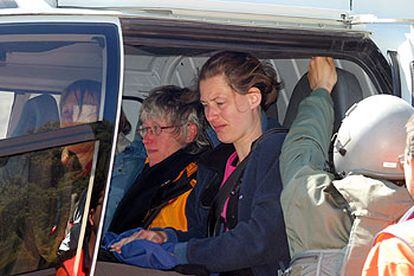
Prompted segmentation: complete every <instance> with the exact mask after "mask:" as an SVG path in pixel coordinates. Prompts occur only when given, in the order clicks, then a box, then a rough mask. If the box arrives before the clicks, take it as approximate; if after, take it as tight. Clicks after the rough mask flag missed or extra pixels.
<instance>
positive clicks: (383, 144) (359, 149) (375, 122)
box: [333, 95, 414, 180]
mask: <svg viewBox="0 0 414 276" xmlns="http://www.w3.org/2000/svg"><path fill="white" fill-rule="evenodd" d="M413 113H414V109H413V108H412V107H411V106H410V105H409V104H408V103H407V102H405V101H404V100H402V99H400V98H398V97H395V96H391V95H375V96H371V97H368V98H366V99H364V100H362V101H360V102H359V103H356V104H354V105H353V106H351V107H350V108H349V110H348V111H347V112H346V114H345V118H344V119H343V120H342V125H341V126H340V128H339V130H338V134H337V137H336V139H335V142H334V148H333V156H334V165H335V170H336V171H337V173H339V174H342V175H348V174H350V173H352V174H363V175H366V176H371V177H377V178H383V179H388V180H402V179H404V172H403V168H402V166H400V165H399V158H398V157H399V155H401V154H403V153H404V148H405V138H406V131H405V124H406V123H407V121H408V119H409V118H410V116H411V115H412V114H413Z"/></svg>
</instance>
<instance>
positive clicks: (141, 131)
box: [137, 125, 180, 137]
mask: <svg viewBox="0 0 414 276" xmlns="http://www.w3.org/2000/svg"><path fill="white" fill-rule="evenodd" d="M176 127H180V126H159V125H154V126H152V127H141V128H138V129H137V133H138V134H139V135H140V136H141V137H144V136H145V134H147V133H150V134H152V135H156V136H158V135H160V134H161V132H162V131H163V130H165V129H170V128H176Z"/></svg>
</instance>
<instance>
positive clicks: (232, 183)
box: [209, 154, 250, 236]
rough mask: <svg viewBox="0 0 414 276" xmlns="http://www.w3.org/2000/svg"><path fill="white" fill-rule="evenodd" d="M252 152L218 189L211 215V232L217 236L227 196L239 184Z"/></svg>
mask: <svg viewBox="0 0 414 276" xmlns="http://www.w3.org/2000/svg"><path fill="white" fill-rule="evenodd" d="M249 156H250V154H249V155H248V156H247V157H246V158H245V159H244V160H243V161H242V162H241V163H240V164H239V165H238V166H237V167H236V169H235V170H234V172H233V173H232V174H231V175H230V176H229V178H227V180H226V182H225V183H224V184H223V186H222V187H221V188H220V190H219V191H218V194H217V195H216V197H215V198H214V201H213V205H212V207H213V208H212V209H211V215H210V223H211V224H210V227H209V228H210V234H211V235H213V236H215V235H217V234H218V231H219V228H220V224H221V211H222V210H223V208H224V204H225V203H226V200H227V198H228V197H229V196H230V193H231V192H232V191H233V190H234V189H235V188H236V186H238V184H239V182H240V179H241V176H242V175H243V172H244V169H245V168H246V164H247V161H248V159H249Z"/></svg>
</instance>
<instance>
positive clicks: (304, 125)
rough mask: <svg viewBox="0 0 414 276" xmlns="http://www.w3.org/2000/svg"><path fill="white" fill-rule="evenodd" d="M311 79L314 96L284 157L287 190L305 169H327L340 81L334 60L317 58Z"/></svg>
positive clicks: (291, 135) (292, 130)
mask: <svg viewBox="0 0 414 276" xmlns="http://www.w3.org/2000/svg"><path fill="white" fill-rule="evenodd" d="M308 79H309V84H310V87H311V89H312V90H313V92H312V94H311V95H310V96H308V97H307V98H306V99H304V100H303V101H302V102H301V103H300V105H299V109H298V114H297V116H296V119H295V120H294V122H293V124H292V126H291V128H290V130H289V133H288V135H287V137H286V140H285V142H284V144H283V148H282V153H281V156H280V173H281V177H282V183H283V185H284V186H286V185H288V184H289V182H290V181H291V180H292V179H293V178H294V176H295V174H296V173H297V172H298V171H299V170H300V169H301V168H303V167H305V166H310V167H312V168H314V169H323V168H324V166H325V160H327V157H328V149H329V141H330V138H331V135H332V130H333V121H334V112H333V102H332V99H331V97H330V93H331V91H332V89H333V87H334V85H335V83H336V80H337V75H336V69H335V64H334V62H333V59H332V58H327V57H315V58H313V59H312V60H311V61H310V63H309V73H308Z"/></svg>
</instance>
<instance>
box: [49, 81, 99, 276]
mask: <svg viewBox="0 0 414 276" xmlns="http://www.w3.org/2000/svg"><path fill="white" fill-rule="evenodd" d="M100 98H101V84H100V83H99V82H97V81H93V80H78V81H75V82H73V83H72V84H70V85H69V86H68V87H67V88H66V89H65V90H64V91H63V93H62V95H61V98H60V113H61V118H60V122H61V123H60V126H61V127H62V128H64V127H71V126H77V125H81V124H87V123H92V122H96V121H97V120H98V114H99V105H100ZM94 146H95V142H84V143H80V144H75V145H69V146H66V147H64V148H63V150H62V154H61V164H62V168H61V171H62V172H61V174H62V175H61V178H60V180H59V184H58V185H59V195H58V200H59V204H60V206H61V207H60V209H61V210H62V211H60V212H59V218H60V220H66V221H64V222H61V223H60V224H57V228H56V229H57V231H62V229H61V228H62V227H59V225H62V224H66V230H65V237H64V239H63V240H62V242H61V243H60V246H59V249H58V261H59V267H58V268H57V272H56V275H68V274H69V275H72V273H74V271H77V273H78V275H85V274H86V273H87V271H88V269H89V265H90V263H89V260H90V253H91V252H90V251H89V247H88V246H84V248H83V250H82V258H81V262H80V263H79V267H78V268H77V269H75V267H74V264H75V258H76V252H77V246H78V239H79V234H80V228H81V221H82V215H83V212H84V211H83V210H84V208H85V206H84V205H85V202H86V188H87V185H88V181H89V175H90V172H91V169H92V160H93V152H94ZM96 182H97V183H99V182H101V181H100V180H98V179H97V181H96ZM95 186H96V185H95ZM97 187H98V186H96V187H94V195H93V198H92V203H93V202H94V201H95V199H94V198H99V196H97V195H96V194H98V195H99V194H101V193H102V192H103V185H99V191H98V190H97ZM96 201H98V200H96ZM95 209H96V206H90V213H92V214H96V213H97V212H96V210H95ZM90 216H92V215H91V214H90ZM68 217H69V219H68ZM91 221H92V220H91V219H89V220H88V227H87V235H86V237H85V244H88V242H89V241H91V240H93V239H94V237H95V232H94V231H92V230H93V229H94V228H95V224H94V223H91Z"/></svg>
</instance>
